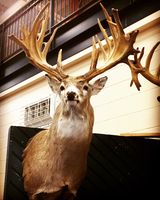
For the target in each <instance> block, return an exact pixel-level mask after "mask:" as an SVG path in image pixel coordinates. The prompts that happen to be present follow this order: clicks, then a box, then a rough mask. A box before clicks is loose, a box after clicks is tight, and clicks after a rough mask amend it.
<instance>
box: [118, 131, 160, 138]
mask: <svg viewBox="0 0 160 200" xmlns="http://www.w3.org/2000/svg"><path fill="white" fill-rule="evenodd" d="M119 135H120V136H126V137H128V136H131V137H141V136H143V137H144V136H145V137H160V132H159V133H120V134H119Z"/></svg>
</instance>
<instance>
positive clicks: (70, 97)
mask: <svg viewBox="0 0 160 200" xmlns="http://www.w3.org/2000/svg"><path fill="white" fill-rule="evenodd" d="M75 97H76V93H75V92H67V99H68V101H74V100H75Z"/></svg>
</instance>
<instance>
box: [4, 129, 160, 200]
mask: <svg viewBox="0 0 160 200" xmlns="http://www.w3.org/2000/svg"><path fill="white" fill-rule="evenodd" d="M40 130H41V129H37V128H26V127H16V126H12V127H10V130H9V141H8V155H7V168H6V180H5V195H4V200H9V199H10V200H15V199H18V200H27V199H28V198H27V195H26V193H25V192H24V189H23V180H22V176H21V174H22V164H21V162H22V152H23V149H24V147H25V146H26V143H27V141H28V139H29V138H31V137H33V136H34V135H35V134H36V133H37V132H39V131H40ZM159 155H160V140H159V139H154V138H152V139H151V138H149V137H122V136H112V135H102V134H94V135H93V140H92V144H91V147H90V151H89V156H88V171H87V175H86V178H85V180H84V182H83V183H82V185H81V187H80V189H79V191H78V194H77V198H76V200H84V199H92V200H93V199H97V200H100V199H107V198H108V197H110V198H111V197H133V196H136V197H137V196H143V197H145V196H147V197H148V196H150V195H151V196H152V198H153V195H158V190H159V188H158V183H159V180H160V170H159V169H160V162H159Z"/></svg>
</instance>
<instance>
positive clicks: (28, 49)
mask: <svg viewBox="0 0 160 200" xmlns="http://www.w3.org/2000/svg"><path fill="white" fill-rule="evenodd" d="M49 5H50V4H49V3H47V4H46V5H45V6H44V7H43V8H42V10H41V11H40V12H39V14H38V15H37V17H36V19H35V21H34V23H33V26H32V28H31V31H28V30H27V29H26V28H21V32H22V35H23V37H22V39H19V38H17V37H16V36H14V35H11V36H9V37H10V39H12V40H14V41H15V42H16V43H18V44H19V45H20V46H21V47H22V48H23V50H24V51H25V53H26V56H27V57H28V58H29V60H30V62H31V63H32V64H33V65H34V66H35V67H37V68H39V69H41V70H43V71H45V72H47V73H48V74H50V75H51V76H54V77H56V78H57V79H58V80H62V79H64V78H66V77H67V76H68V75H65V74H64V73H63V70H62V50H60V51H59V54H58V60H57V67H56V68H53V66H52V65H50V64H49V63H48V62H47V61H46V56H47V53H48V50H49V47H50V45H51V42H52V40H53V39H54V37H55V34H56V31H57V28H56V29H54V31H53V33H52V35H51V37H50V39H49V40H48V42H44V37H45V33H46V30H47V23H48V19H49Z"/></svg>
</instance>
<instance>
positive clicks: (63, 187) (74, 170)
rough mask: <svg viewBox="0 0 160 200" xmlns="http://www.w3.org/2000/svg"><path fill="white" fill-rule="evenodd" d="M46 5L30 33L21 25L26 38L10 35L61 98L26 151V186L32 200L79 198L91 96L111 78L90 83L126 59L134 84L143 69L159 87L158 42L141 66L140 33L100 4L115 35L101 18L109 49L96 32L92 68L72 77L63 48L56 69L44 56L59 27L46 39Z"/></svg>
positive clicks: (89, 132)
mask: <svg viewBox="0 0 160 200" xmlns="http://www.w3.org/2000/svg"><path fill="white" fill-rule="evenodd" d="M48 6H49V4H47V5H46V6H44V8H43V9H42V10H41V11H40V13H39V14H38V16H37V18H36V19H35V21H34V23H33V27H32V29H31V31H28V30H27V29H25V28H23V29H22V34H23V38H22V39H18V38H17V37H15V36H14V35H12V36H10V38H11V39H13V40H14V41H15V42H17V43H18V44H19V45H20V46H21V47H22V48H23V50H24V51H25V53H26V56H27V57H28V59H29V60H30V62H31V63H32V64H33V65H34V66H35V67H38V68H39V69H41V70H43V71H45V72H46V73H47V78H48V82H49V85H50V87H51V89H52V90H53V92H55V93H57V94H58V95H59V96H60V99H61V101H60V103H59V105H58V107H57V109H56V111H55V114H54V117H53V122H52V124H51V126H50V128H49V130H45V131H41V132H40V133H38V134H37V135H35V136H34V137H33V138H32V140H31V141H30V142H29V143H28V145H27V147H26V149H25V150H24V155H23V177H24V187H25V190H26V191H27V193H28V195H29V198H30V200H34V199H39V198H40V199H66V200H71V199H74V197H75V196H76V193H77V190H78V188H79V186H80V184H81V181H82V180H83V179H84V177H85V173H86V166H87V154H88V150H89V145H90V142H91V139H92V128H93V123H94V113H93V108H92V106H91V104H90V97H91V96H92V95H95V94H98V92H100V91H101V89H102V88H103V87H104V85H105V83H106V81H107V77H102V78H99V79H98V80H96V81H95V82H94V83H93V84H91V83H90V81H91V80H92V79H93V78H95V77H96V76H97V75H99V74H102V73H103V72H105V71H107V70H109V69H111V68H113V67H114V66H116V65H117V64H118V63H121V62H124V63H126V64H127V65H128V66H129V68H130V70H131V73H132V81H131V85H132V84H133V83H135V85H136V87H137V89H138V90H139V89H140V86H141V85H140V83H139V80H138V74H139V73H140V74H141V75H143V76H144V77H145V78H147V79H148V80H149V81H151V82H152V83H154V84H157V85H160V79H159V75H160V69H158V70H157V72H156V74H155V75H153V74H151V73H150V71H149V66H150V61H151V58H152V55H153V53H154V51H155V49H156V47H157V46H158V45H159V42H158V43H157V44H156V45H155V46H154V47H153V49H152V50H151V51H150V53H149V55H148V57H147V61H146V66H144V67H143V66H142V65H141V58H142V56H143V53H144V49H143V50H142V51H139V50H138V49H134V47H133V44H134V42H135V40H136V37H137V34H138V31H133V32H132V33H130V34H125V33H124V31H123V28H122V25H121V22H120V19H119V15H118V11H117V10H115V9H113V10H112V15H113V18H114V22H113V20H112V18H111V16H109V14H108V12H107V11H106V9H105V8H104V7H103V5H101V7H102V9H103V12H104V15H105V17H106V20H107V22H108V25H109V28H110V31H111V34H112V38H109V37H108V35H107V33H106V30H105V29H104V28H103V26H102V24H101V22H100V21H99V20H98V24H99V27H100V30H101V32H102V34H103V37H104V40H105V41H106V46H107V48H104V47H103V45H102V43H101V41H100V40H99V38H98V36H94V37H93V39H92V47H93V50H92V55H91V65H90V69H89V71H88V72H87V73H85V74H84V75H81V76H77V77H72V76H70V75H68V74H65V72H64V70H63V66H62V50H60V51H59V54H58V59H57V67H56V68H53V66H52V65H50V64H49V63H48V62H47V60H46V56H47V52H48V50H49V47H50V44H51V42H52V40H53V38H54V36H55V33H56V31H57V29H55V30H54V32H53V34H52V35H51V37H50V39H49V40H48V42H44V37H45V32H46V28H47V21H48V17H49V13H48V10H47V8H48ZM100 50H101V52H102V54H103V55H104V57H105V63H104V65H103V67H102V68H97V67H96V65H97V61H98V58H99V51H100ZM129 55H133V60H131V59H129Z"/></svg>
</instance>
